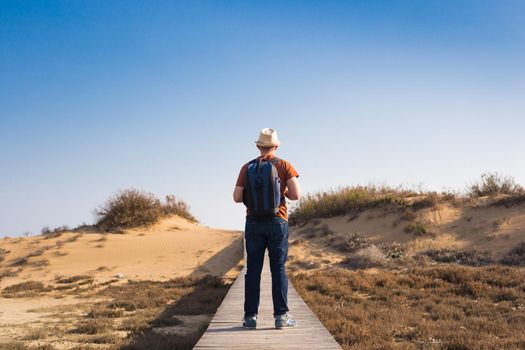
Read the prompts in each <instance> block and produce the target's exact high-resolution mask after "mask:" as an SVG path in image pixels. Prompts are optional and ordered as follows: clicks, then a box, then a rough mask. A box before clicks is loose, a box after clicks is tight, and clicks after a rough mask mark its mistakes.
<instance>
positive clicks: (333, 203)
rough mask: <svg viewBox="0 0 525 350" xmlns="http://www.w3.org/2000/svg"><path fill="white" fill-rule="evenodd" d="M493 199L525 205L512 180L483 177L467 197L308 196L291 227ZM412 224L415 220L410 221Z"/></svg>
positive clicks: (388, 191) (347, 191)
mask: <svg viewBox="0 0 525 350" xmlns="http://www.w3.org/2000/svg"><path fill="white" fill-rule="evenodd" d="M485 196H489V197H490V201H489V202H488V203H487V204H490V205H506V206H511V205H516V204H521V203H523V202H525V189H524V188H523V187H522V186H521V185H519V184H516V183H515V182H514V179H513V178H512V177H510V176H503V175H500V174H497V173H489V174H483V175H482V176H481V180H480V181H479V182H476V183H474V184H472V185H469V186H468V187H467V188H466V190H465V191H464V192H463V193H453V192H441V193H438V192H431V191H430V192H426V191H422V190H418V191H414V190H410V189H406V188H403V187H401V186H400V187H388V186H373V185H372V186H354V187H343V188H339V189H337V190H332V191H328V192H319V193H314V194H310V195H307V196H304V197H303V198H302V199H301V200H300V201H299V204H298V205H297V206H296V207H295V208H293V209H292V210H291V213H290V224H292V225H293V224H303V223H306V222H310V220H312V219H316V218H329V217H334V216H340V215H348V216H349V220H350V221H351V220H352V219H354V218H355V217H357V216H358V215H359V213H360V212H362V211H364V210H366V209H372V208H379V207H385V206H389V207H392V208H395V209H398V210H401V211H403V212H404V211H417V210H421V209H425V208H431V207H434V206H435V205H437V204H439V203H449V204H451V205H453V206H462V205H467V204H472V201H473V200H474V199H476V198H479V197H485ZM406 221H411V220H406Z"/></svg>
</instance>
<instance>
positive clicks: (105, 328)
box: [70, 276, 230, 349]
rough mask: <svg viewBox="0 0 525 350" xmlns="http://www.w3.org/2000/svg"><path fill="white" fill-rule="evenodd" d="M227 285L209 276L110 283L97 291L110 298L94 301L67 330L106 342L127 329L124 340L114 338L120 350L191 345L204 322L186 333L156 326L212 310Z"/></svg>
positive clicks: (189, 347) (185, 347)
mask: <svg viewBox="0 0 525 350" xmlns="http://www.w3.org/2000/svg"><path fill="white" fill-rule="evenodd" d="M229 286H230V285H229V284H225V283H224V282H223V281H222V280H221V279H220V278H218V277H213V276H205V277H203V278H187V277H181V278H176V279H172V280H169V281H166V282H156V281H139V282H133V281H131V282H129V283H126V284H123V285H118V286H108V287H106V288H104V289H103V290H101V291H99V292H98V293H97V294H96V295H97V296H98V297H104V298H107V299H108V300H107V301H104V302H99V303H96V304H95V305H93V306H92V307H91V308H90V310H89V311H88V312H87V313H86V315H85V317H84V319H83V320H81V321H80V322H78V324H77V325H76V326H75V327H74V328H73V329H71V331H70V332H72V333H74V334H88V335H93V336H95V335H97V338H90V339H89V342H91V343H93V344H100V343H105V342H106V341H109V339H108V336H107V335H108V334H112V332H115V331H125V332H128V333H129V337H128V338H126V339H120V340H119V339H116V338H115V337H114V339H113V341H112V343H118V348H119V349H191V348H192V347H193V345H194V344H195V343H196V342H197V340H198V339H199V338H200V336H201V335H202V333H203V332H204V330H205V329H206V327H207V324H203V325H202V327H201V328H202V329H193V330H192V332H190V333H189V334H188V336H180V335H162V334H158V333H156V332H155V331H154V329H155V327H166V326H175V325H179V324H180V323H181V321H180V320H179V319H177V317H176V316H177V315H199V314H213V313H214V312H215V311H216V310H217V307H218V306H219V305H220V303H221V302H222V299H223V298H224V296H225V295H226V293H227V291H228V289H229ZM115 320H118V322H116V321H115ZM86 341H88V340H86Z"/></svg>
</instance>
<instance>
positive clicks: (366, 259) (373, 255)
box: [341, 244, 388, 269]
mask: <svg viewBox="0 0 525 350" xmlns="http://www.w3.org/2000/svg"><path fill="white" fill-rule="evenodd" d="M387 263H388V261H387V259H386V257H385V255H384V253H383V252H382V251H381V249H379V248H378V247H377V246H375V245H373V244H371V245H369V246H367V247H366V248H363V249H359V250H358V251H357V252H355V253H352V254H350V255H349V256H348V257H346V258H345V259H344V260H343V261H342V262H341V266H343V267H346V268H349V269H367V268H371V267H381V266H386V265H387Z"/></svg>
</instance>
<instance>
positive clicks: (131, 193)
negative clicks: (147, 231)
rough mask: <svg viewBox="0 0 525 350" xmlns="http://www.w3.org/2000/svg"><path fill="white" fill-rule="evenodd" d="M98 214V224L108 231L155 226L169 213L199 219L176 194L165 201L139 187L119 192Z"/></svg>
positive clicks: (191, 219)
mask: <svg viewBox="0 0 525 350" xmlns="http://www.w3.org/2000/svg"><path fill="white" fill-rule="evenodd" d="M96 214H97V216H98V221H97V223H96V226H97V227H98V228H99V229H103V230H107V231H112V230H119V229H125V228H133V227H147V226H151V225H153V224H155V223H157V222H158V221H159V220H160V219H161V218H163V217H166V216H169V215H179V216H181V217H184V218H186V219H188V220H190V221H193V222H196V221H197V220H196V219H195V217H193V215H191V213H190V211H189V207H188V205H187V204H186V203H185V202H184V201H182V200H177V199H176V197H175V196H173V195H168V196H166V200H165V202H164V203H162V202H161V201H160V200H159V199H158V198H156V197H155V195H154V194H152V193H149V192H144V191H140V190H136V189H127V190H123V191H120V192H118V193H117V194H116V195H114V196H113V197H111V198H109V199H108V200H107V202H106V203H105V204H104V205H102V206H101V207H100V208H99V209H97V210H96Z"/></svg>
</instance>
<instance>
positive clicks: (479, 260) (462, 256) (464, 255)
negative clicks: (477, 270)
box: [423, 249, 494, 266]
mask: <svg viewBox="0 0 525 350" xmlns="http://www.w3.org/2000/svg"><path fill="white" fill-rule="evenodd" d="M423 254H424V255H426V256H428V257H430V258H431V259H432V260H434V261H436V262H441V263H456V264H462V265H470V266H482V265H488V264H491V263H493V262H494V261H493V259H492V257H491V256H490V254H489V253H488V252H480V251H477V250H467V251H463V250H454V249H430V250H427V251H425V252H424V253H423Z"/></svg>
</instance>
